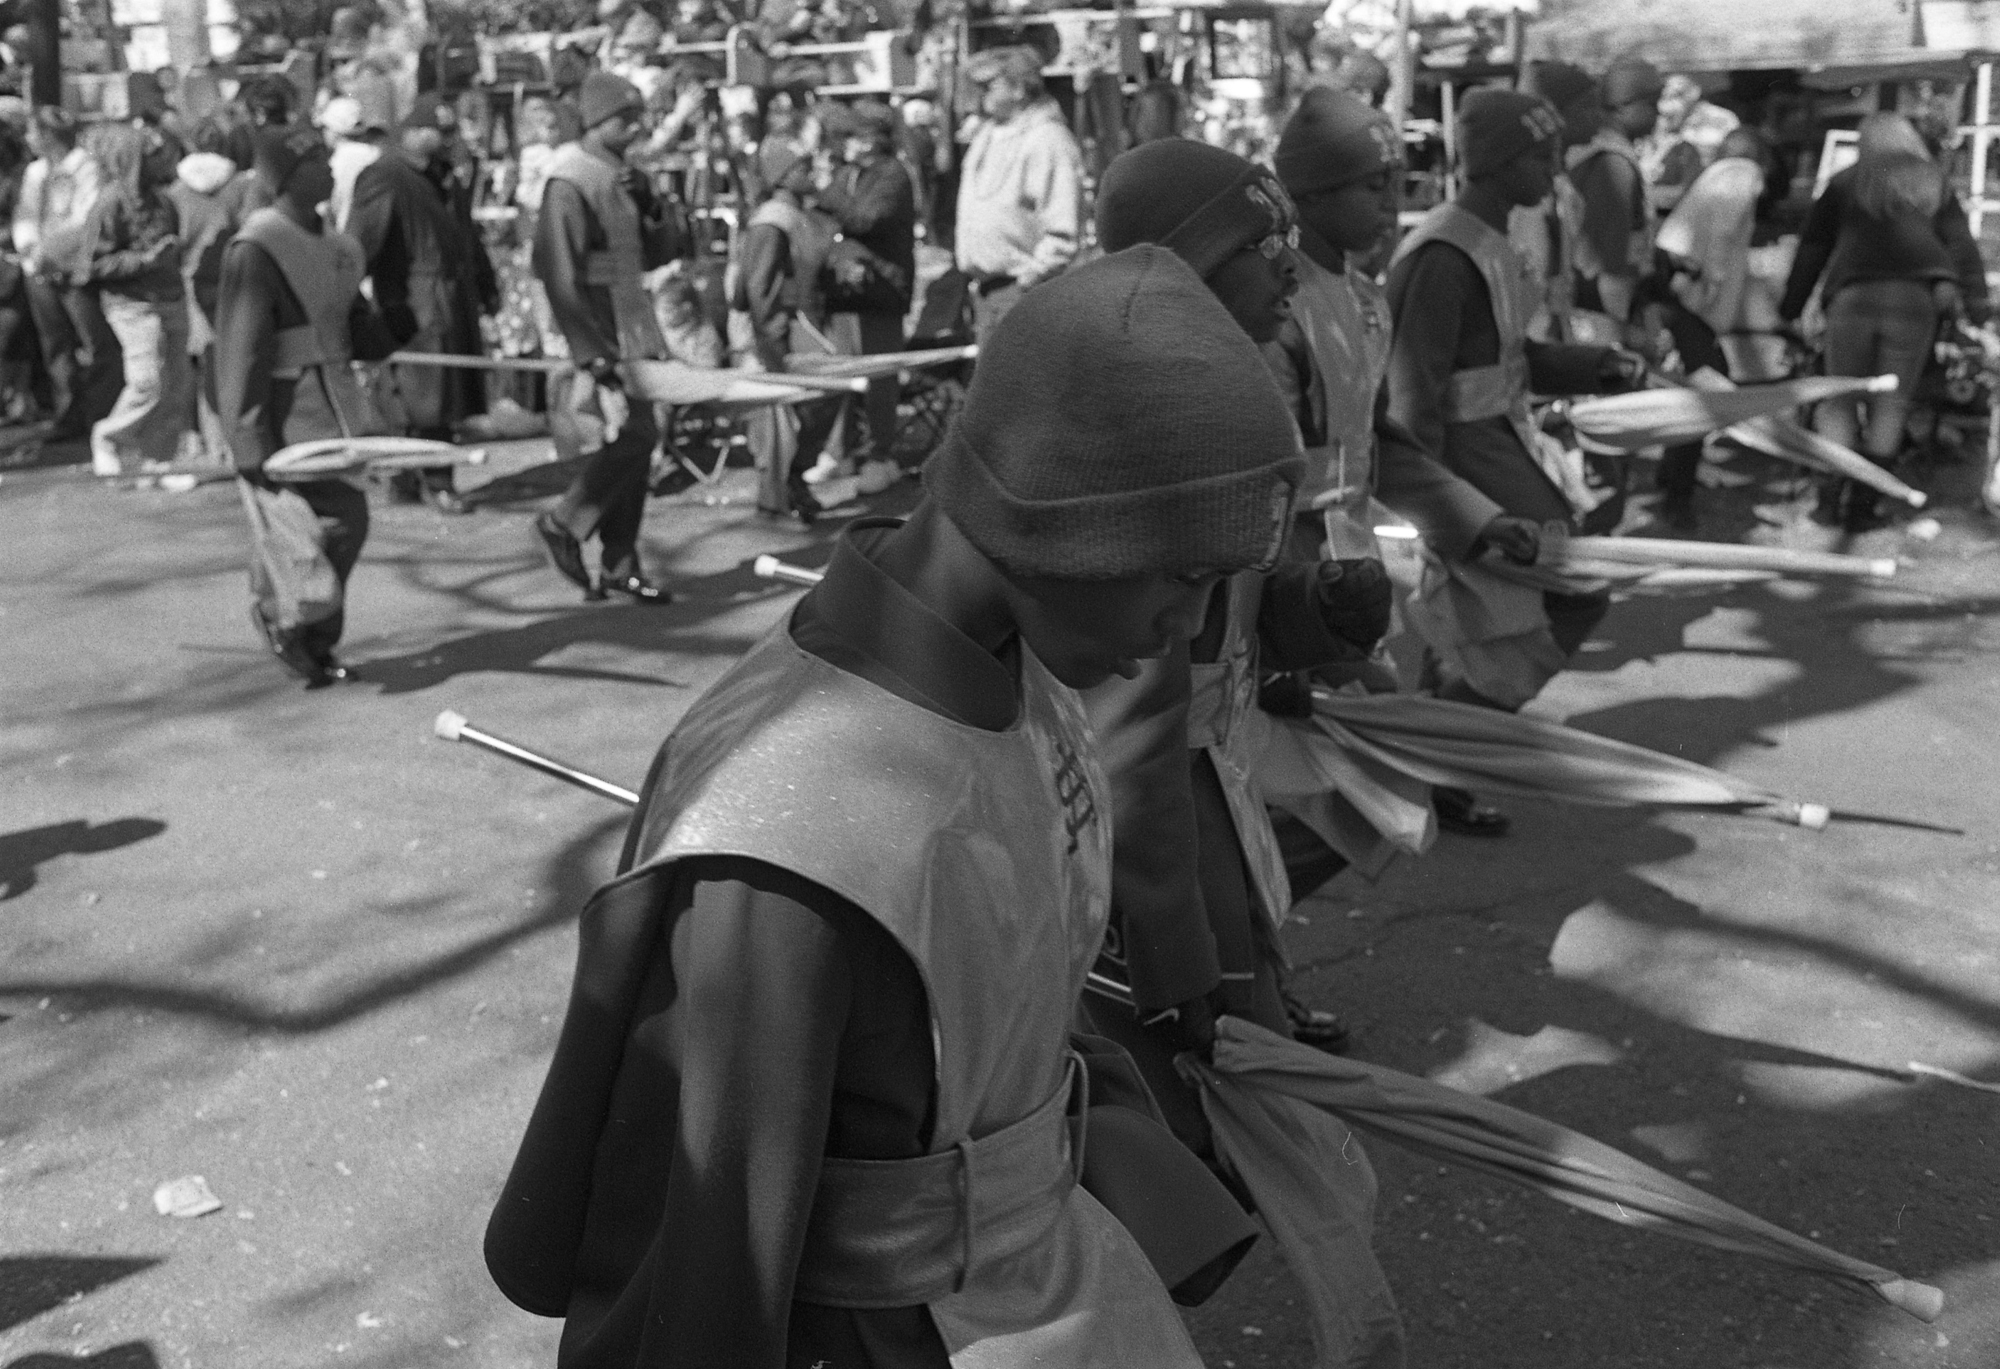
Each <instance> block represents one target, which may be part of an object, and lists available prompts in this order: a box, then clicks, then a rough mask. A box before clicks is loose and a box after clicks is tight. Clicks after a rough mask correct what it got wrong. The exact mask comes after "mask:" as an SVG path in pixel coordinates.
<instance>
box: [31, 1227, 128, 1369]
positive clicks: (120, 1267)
mask: <svg viewBox="0 0 2000 1369" xmlns="http://www.w3.org/2000/svg"><path fill="white" fill-rule="evenodd" d="M158 1263H160V1261H159V1260H157V1259H153V1258H150V1257H147V1256H127V1257H125V1258H117V1257H105V1256H92V1255H6V1256H0V1331H5V1330H7V1329H8V1328H10V1327H15V1326H19V1325H20V1324H21V1323H22V1322H24V1321H30V1320H32V1319H33V1318H35V1317H39V1316H41V1315H42V1313H44V1312H46V1311H48V1310H49V1309H50V1308H52V1307H60V1306H62V1305H63V1304H64V1303H66V1302H68V1301H70V1300H71V1299H72V1298H80V1297H82V1296H83V1295H84V1294H86V1293H94V1292H96V1291H97V1290H98V1289H100V1288H103V1287H104V1286H105V1285H106V1284H113V1283H116V1282H118V1281H119V1280H120V1279H127V1278H130V1277H131V1276H132V1275H134V1274H137V1273H140V1272H141V1271H143V1270H147V1269H151V1268H152V1267H153V1266H154V1265H156V1264H158ZM33 1359H34V1357H33V1356H30V1357H29V1358H28V1359H25V1360H16V1361H14V1364H15V1365H22V1364H28V1363H30V1362H31V1361H32V1360H33ZM50 1362H51V1363H62V1364H70V1363H96V1362H97V1361H95V1360H92V1361H82V1360H77V1361H72V1360H69V1359H52V1360H51V1361H50ZM115 1362H116V1363H123V1362H124V1361H115ZM151 1362H152V1361H151V1360H150V1359H148V1360H146V1361H145V1363H149V1364H150V1363H151ZM9 1369H12V1366H9Z"/></svg>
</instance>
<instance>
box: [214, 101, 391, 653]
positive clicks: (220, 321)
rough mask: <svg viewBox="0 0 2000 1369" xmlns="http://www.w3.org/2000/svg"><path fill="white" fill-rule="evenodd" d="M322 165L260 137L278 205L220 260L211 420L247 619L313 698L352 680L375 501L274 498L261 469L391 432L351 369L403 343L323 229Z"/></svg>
mask: <svg viewBox="0 0 2000 1369" xmlns="http://www.w3.org/2000/svg"><path fill="white" fill-rule="evenodd" d="M328 155H329V154H328V152H327V148H326V144H325V143H324V142H323V141H322V140H321V138H320V136H319V135H318V133H316V132H315V131H313V130H312V129H310V128H286V127H279V128H269V129H265V130H263V131H261V132H260V133H259V134H258V135H257V177H258V179H259V180H260V181H261V182H262V183H263V187H264V189H265V190H266V191H267V192H268V193H269V194H270V195H271V197H272V203H271V204H270V205H269V206H267V207H266V208H263V209H259V210H257V211H255V212H254V213H252V214H251V215H250V217H249V218H248V219H246V220H245V221H244V224H243V227H242V228H241V230H239V231H238V232H237V234H236V237H235V238H234V239H233V240H232V241H231V242H230V244H229V246H228V248H227V249H226V250H225V253H224V256H223V259H222V284H221V289H220V293H219V296H218V299H217V305H216V326H215V332H216V341H215V357H216V377H215V380H216V387H215V388H216V410H217V412H218V414H219V415H220V417H221V421H222V429H223V433H224V435H225V437H226V438H227V440H228V443H229V446H230V450H231V452H232V454H233V455H234V457H235V459H236V469H237V473H238V475H239V476H241V477H242V480H241V489H242V493H243V498H244V504H245V507H246V509H247V511H248V513H249V515H250V520H251V529H252V542H253V548H252V558H251V570H250V584H251V593H252V598H253V602H252V604H251V609H250V616H251V618H252V619H253V621H254V622H255V623H256V625H257V629H258V631H259V632H261V633H262V634H263V636H264V640H265V642H266V643H267V644H268V645H269V646H270V648H271V652H272V654H273V655H275V656H276V657H277V658H278V660H279V661H280V662H281V663H282V664H283V665H284V666H285V667H286V668H287V669H288V670H290V671H292V672H293V673H294V674H296V675H298V676H299V677H300V678H302V679H303V680H305V682H306V687H307V688H309V689H310V688H316V687H318V686H321V685H327V684H333V683H335V682H338V681H342V680H348V679H352V678H353V672H352V671H351V670H349V669H348V667H346V666H344V665H342V664H341V663H340V661H339V659H338V658H336V657H335V656H334V654H333V649H334V646H335V645H336V644H337V643H338V642H339V641H340V634H341V628H342V626H343V624H344V623H345V620H346V598H347V577H348V575H349V573H350V572H352V571H353V569H354V563H355V562H356V561H358V560H359V559H360V557H361V544H362V542H363V541H364V540H365V539H366V538H367V536H368V496H367V495H365V494H363V493H362V492H361V491H360V490H359V489H357V488H356V487H355V486H353V485H351V484H349V483H348V482H347V481H345V480H339V479H330V480H308V481H300V482H292V483H287V484H285V485H283V486H277V485H275V484H273V483H272V482H271V481H270V479H269V478H268V477H267V476H266V475H265V474H264V463H265V462H266V461H268V460H269V459H270V458H271V457H272V456H273V455H274V454H275V453H276V452H277V451H278V450H279V449H280V448H282V447H285V446H287V445H289V444H291V443H295V442H306V441H311V440H313V439H315V438H327V437H359V436H367V435H370V434H377V433H381V432H384V431H385V428H384V427H383V426H382V423H381V420H380V419H379V418H378V417H377V416H376V414H375V412H374V407H373V406H372V405H371V404H370V403H369V401H368V397H367V395H366V394H365V393H363V391H362V389H361V387H360V386H359V385H358V384H356V383H355V380H354V372H353V368H352V367H350V366H349V365H348V362H349V361H350V360H351V359H353V358H356V357H358V358H360V359H361V360H364V361H366V360H377V359H380V358H381V357H384V356H387V355H388V354H389V353H390V352H392V351H394V350H395V349H396V347H397V346H399V345H400V344H401V342H402V341H403V339H401V338H399V337H396V336H394V335H393V334H391V333H390V331H389V329H388V327H387V325H386V324H384V323H383V322H382V321H381V320H380V319H379V318H378V317H377V316H376V315H375V314H374V312H373V311H372V310H371V309H370V308H369V307H368V303H367V301H366V300H365V299H363V298H362V296H361V293H360V291H361V280H362V277H363V275H364V274H365V273H366V271H367V263H366V261H365V260H364V258H363V256H362V251H361V244H360V243H358V242H356V241H354V239H352V238H350V237H348V236H347V235H346V234H344V233H340V232H336V231H334V230H333V229H330V228H328V227H327V226H326V225H325V224H324V223H323V222H322V221H321V220H320V216H319V209H318V206H319V205H320V204H322V203H324V202H325V200H326V198H327V196H328V195H330V194H331V193H332V191H333V171H332V169H331V166H330V164H329V161H328Z"/></svg>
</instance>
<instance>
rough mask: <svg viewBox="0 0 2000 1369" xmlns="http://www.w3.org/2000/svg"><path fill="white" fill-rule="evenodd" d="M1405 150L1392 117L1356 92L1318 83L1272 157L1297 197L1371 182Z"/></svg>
mask: <svg viewBox="0 0 2000 1369" xmlns="http://www.w3.org/2000/svg"><path fill="white" fill-rule="evenodd" d="M1402 150H1403V149H1402V146H1401V141H1400V139H1399V138H1398V137H1397V134H1396V125H1395V124H1394V122H1393V121H1391V120H1390V118H1389V116H1388V115H1386V114H1384V113H1383V112H1382V111H1381V110H1379V109H1377V108H1375V107H1374V106H1373V105H1371V104H1369V103H1368V102H1367V101H1366V100H1364V99H1362V98H1361V97H1360V96H1359V95H1356V94H1354V93H1353V92H1352V91H1348V90H1337V89H1335V88H1334V87H1332V86H1314V87H1313V88H1312V89H1311V90H1308V91H1307V92H1306V93H1305V97H1304V98H1303V99H1301V100H1300V101H1299V107H1298V108H1297V109H1296V110H1294V111H1292V117H1291V118H1290V119H1288V120H1286V121H1285V131H1284V132H1283V133H1282V134H1280V135H1279V137H1278V150H1277V153H1276V154H1275V155H1274V156H1273V157H1272V161H1273V162H1274V163H1275V164H1276V166H1277V168H1278V179H1279V180H1281V181H1283V182H1284V183H1285V189H1287V190H1289V191H1290V192H1291V193H1292V198H1293V199H1295V200H1296V199H1300V198H1302V197H1304V196H1306V195H1315V194H1319V193H1320V192H1322V191H1327V190H1338V189H1340V188H1341V187H1342V186H1344V185H1352V184H1353V183H1354V182H1356V181H1362V180H1366V179H1368V177H1370V176H1373V175H1374V174H1375V173H1376V172H1378V171H1380V170H1382V169H1383V168H1385V167H1391V166H1394V165H1396V164H1397V163H1398V162H1399V161H1401V160H1402Z"/></svg>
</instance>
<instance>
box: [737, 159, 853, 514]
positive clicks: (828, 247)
mask: <svg viewBox="0 0 2000 1369" xmlns="http://www.w3.org/2000/svg"><path fill="white" fill-rule="evenodd" d="M767 165H768V166H769V167H770V168H771V169H772V170H773V171H774V172H775V173H776V180H775V181H774V182H773V184H772V187H771V193H770V196H769V197H768V198H767V199H766V200H765V201H764V203H762V204H760V205H758V206H757V210H756V212H755V213H754V214H752V215H751V216H750V222H749V224H748V226H747V227H746V228H745V229H744V231H743V236H742V238H741V240H740V241H739V242H738V244H737V253H738V260H737V277H736V292H737V293H736V298H735V299H734V300H733V301H731V306H732V307H733V308H735V309H738V310H740V311H742V313H743V315H744V316H745V318H747V320H748V322H749V327H750V334H751V337H752V339H753V345H754V347H755V351H756V361H757V365H758V367H759V368H761V369H763V370H766V371H783V370H786V369H787V367H786V364H785V358H786V356H787V355H788V354H790V353H792V352H806V353H813V352H822V351H825V350H826V348H825V346H824V345H823V339H824V338H825V329H826V326H827V307H826V293H825V291H824V290H823V289H822V286H821V282H822V273H823V272H824V269H825V266H826V261H827V256H828V254H829V253H830V252H831V251H832V250H833V225H832V223H831V221H830V220H828V219H827V218H826V217H825V216H824V215H822V214H820V213H818V212H816V211H815V210H814V209H813V208H812V207H811V206H810V205H809V204H808V203H807V200H808V198H809V197H810V196H811V194H812V161H811V159H810V158H808V157H806V156H804V155H801V154H797V153H794V154H792V159H791V160H790V161H789V162H787V161H785V160H783V159H782V158H772V159H767ZM846 411H847V401H846V400H845V399H844V398H841V397H839V396H828V397H827V398H825V399H812V400H807V401H806V402H805V403H803V404H796V405H793V406H792V413H791V415H790V416H787V415H786V414H784V413H783V412H781V411H779V410H776V409H773V410H770V411H768V413H767V414H766V415H765V416H763V418H761V419H760V422H759V424H758V426H756V427H755V428H753V431H752V438H751V440H752V444H753V445H754V446H756V447H757V448H759V450H758V452H757V460H758V465H759V468H760V469H761V470H762V472H763V479H762V482H761V484H760V485H759V493H758V499H757V506H758V507H759V508H760V509H762V510H763V511H764V512H765V513H769V514H774V515H777V516H780V517H782V516H784V515H785V514H786V513H788V512H789V513H791V514H792V515H794V516H795V517H797V518H798V519H799V521H800V522H802V523H807V524H810V523H811V522H812V521H813V520H814V519H815V518H817V517H818V516H819V512H820V504H819V499H818V497H817V496H815V495H814V494H813V490H812V486H810V485H808V484H807V483H806V480H805V472H806V470H807V469H808V468H809V467H810V466H811V465H812V464H813V462H814V461H815V460H816V459H817V458H818V456H819V454H820V453H821V451H823V450H824V449H825V448H826V445H827V442H828V440H829V439H830V438H832V437H833V435H834V432H835V429H836V427H837V426H838V424H839V422H840V419H841V416H842V414H844V413H845V412H846ZM794 418H795V419H796V422H797V431H796V434H793V432H792V430H791V423H792V421H793V419H794Z"/></svg>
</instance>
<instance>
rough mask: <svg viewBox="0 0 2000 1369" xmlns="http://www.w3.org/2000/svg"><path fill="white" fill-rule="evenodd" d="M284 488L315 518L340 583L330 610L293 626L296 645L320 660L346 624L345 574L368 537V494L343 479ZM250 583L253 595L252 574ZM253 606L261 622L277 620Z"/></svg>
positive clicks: (266, 610)
mask: <svg viewBox="0 0 2000 1369" xmlns="http://www.w3.org/2000/svg"><path fill="white" fill-rule="evenodd" d="M286 488H287V489H290V490H293V491H295V492H296V493H297V494H298V495H299V496H300V497H301V498H303V499H304V500H305V501H306V504H307V505H308V506H309V507H310V508H311V509H312V511H313V516H314V517H316V518H317V519H318V520H319V531H320V549H321V551H322V552H323V553H325V556H326V559H327V562H328V564H330V565H331V566H332V567H333V575H334V579H335V580H336V581H338V582H339V585H340V602H339V603H338V605H337V606H336V607H335V608H334V610H333V612H332V613H330V614H328V615H327V616H326V617H324V618H320V619H317V620H316V621H314V622H310V623H306V624H304V625H302V626H300V627H298V628H297V629H295V632H296V634H297V637H298V640H299V642H300V644H301V645H303V646H304V647H305V649H306V650H307V651H308V652H310V653H311V654H312V655H314V656H316V657H320V658H322V659H324V658H325V657H327V656H329V655H331V654H332V652H333V648H334V647H335V646H336V645H337V644H338V643H339V642H340V634H341V631H342V630H343V629H344V628H345V627H346V626H347V577H348V576H350V575H352V574H353V573H354V565H355V563H356V562H357V561H359V560H360V559H361V547H362V544H363V543H365V542H366V541H367V540H368V496H367V495H366V494H364V493H362V492H361V491H360V490H358V489H356V488H354V486H352V485H350V484H348V483H347V482H346V481H345V480H304V481H300V482H298V483H296V484H292V485H288V486H286ZM251 584H252V591H253V594H254V593H255V591H256V579H255V576H254V575H253V576H252V581H251ZM256 607H257V611H258V613H259V614H260V615H262V617H263V619H264V621H265V622H267V623H275V622H277V621H278V619H279V617H280V615H279V614H278V612H277V611H276V610H275V609H274V608H272V607H270V606H268V605H267V604H265V603H264V602H261V601H260V602H259V603H258V604H257V605H256Z"/></svg>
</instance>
